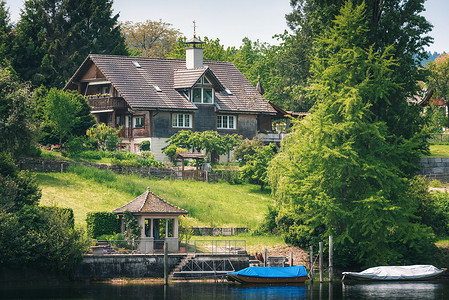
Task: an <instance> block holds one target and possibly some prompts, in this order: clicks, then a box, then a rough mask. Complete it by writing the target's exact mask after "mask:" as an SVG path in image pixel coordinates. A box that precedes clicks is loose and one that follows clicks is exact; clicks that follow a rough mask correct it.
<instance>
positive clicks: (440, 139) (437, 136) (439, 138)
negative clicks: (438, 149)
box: [427, 133, 449, 144]
mask: <svg viewBox="0 0 449 300" xmlns="http://www.w3.org/2000/svg"><path fill="white" fill-rule="evenodd" d="M427 141H428V142H429V143H430V144H440V143H449V134H447V133H433V134H432V135H431V137H430V138H429V139H428V140H427Z"/></svg>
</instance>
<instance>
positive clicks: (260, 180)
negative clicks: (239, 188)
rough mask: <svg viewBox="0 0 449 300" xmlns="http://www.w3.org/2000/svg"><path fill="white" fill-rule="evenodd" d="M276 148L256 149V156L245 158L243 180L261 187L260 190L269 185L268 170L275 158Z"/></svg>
mask: <svg viewBox="0 0 449 300" xmlns="http://www.w3.org/2000/svg"><path fill="white" fill-rule="evenodd" d="M275 149H276V146H275V145H274V144H270V145H268V146H263V147H261V148H254V155H252V156H250V155H247V156H245V160H246V163H245V165H244V166H243V167H242V168H241V170H240V172H241V178H242V179H244V180H247V181H248V182H249V183H254V184H258V185H260V190H263V188H264V186H265V185H266V184H267V183H268V175H267V168H268V164H269V163H270V161H271V160H272V159H273V157H274V152H275Z"/></svg>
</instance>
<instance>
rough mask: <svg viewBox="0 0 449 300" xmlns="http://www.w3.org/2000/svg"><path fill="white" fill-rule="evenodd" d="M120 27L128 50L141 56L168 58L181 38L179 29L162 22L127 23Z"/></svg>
mask: <svg viewBox="0 0 449 300" xmlns="http://www.w3.org/2000/svg"><path fill="white" fill-rule="evenodd" d="M120 27H121V31H122V34H123V36H124V38H125V42H126V45H127V47H128V49H129V50H130V51H131V53H134V54H135V55H139V56H147V57H166V56H167V54H168V53H170V52H171V50H172V48H173V47H174V46H175V45H176V42H177V40H178V38H179V37H180V36H181V32H180V31H179V30H178V29H175V28H173V27H172V24H170V23H166V22H163V21H162V20H159V21H151V20H146V21H145V22H136V23H134V22H131V21H127V22H124V23H122V24H120Z"/></svg>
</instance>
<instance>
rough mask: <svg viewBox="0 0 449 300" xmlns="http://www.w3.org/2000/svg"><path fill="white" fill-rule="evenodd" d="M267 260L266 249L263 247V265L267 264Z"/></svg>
mask: <svg viewBox="0 0 449 300" xmlns="http://www.w3.org/2000/svg"><path fill="white" fill-rule="evenodd" d="M267 260H268V252H267V249H265V250H264V253H263V266H264V267H266V266H267Z"/></svg>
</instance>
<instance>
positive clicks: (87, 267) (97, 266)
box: [75, 254, 185, 279]
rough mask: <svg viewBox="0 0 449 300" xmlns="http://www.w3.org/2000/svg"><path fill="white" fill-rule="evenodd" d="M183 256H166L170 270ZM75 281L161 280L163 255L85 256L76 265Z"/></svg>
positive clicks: (162, 275)
mask: <svg viewBox="0 0 449 300" xmlns="http://www.w3.org/2000/svg"><path fill="white" fill-rule="evenodd" d="M184 256H185V255H172V254H169V255H168V265H169V269H170V270H172V269H173V268H174V267H175V266H176V265H177V264H178V263H179V262H180V261H181V259H182V258H183V257H184ZM75 277H76V278H77V279H108V278H119V277H128V278H163V277H164V255H163V254H162V255H144V254H142V255H138V254H132V255H129V254H128V255H115V254H114V255H85V256H84V258H83V260H82V261H81V263H80V264H79V265H78V267H77V270H76V273H75Z"/></svg>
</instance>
